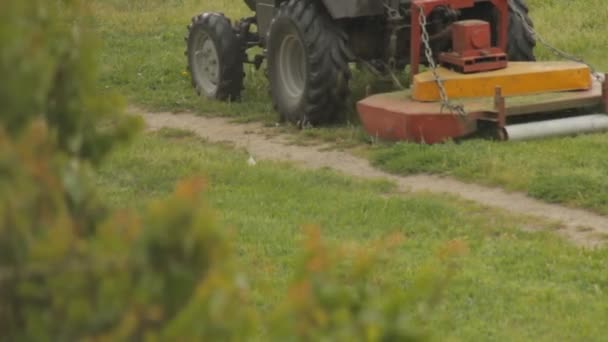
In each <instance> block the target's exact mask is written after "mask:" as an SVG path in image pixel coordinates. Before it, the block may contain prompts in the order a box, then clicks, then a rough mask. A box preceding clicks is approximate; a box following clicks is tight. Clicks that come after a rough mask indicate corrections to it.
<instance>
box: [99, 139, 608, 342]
mask: <svg viewBox="0 0 608 342" xmlns="http://www.w3.org/2000/svg"><path fill="white" fill-rule="evenodd" d="M246 160H247V154H245V153H244V152H240V151H234V150H231V149H229V148H227V147H221V146H213V145H209V144H206V143H205V142H203V141H201V140H200V139H198V138H195V137H193V136H192V135H191V134H190V133H187V132H180V131H175V130H165V131H162V132H161V133H157V134H149V135H146V136H143V137H142V138H141V139H140V140H138V141H137V142H136V143H135V144H134V146H132V147H129V148H124V149H122V150H120V151H118V152H116V153H115V154H114V155H113V156H112V157H111V158H110V159H109V160H108V161H107V162H106V163H105V164H104V166H103V168H102V170H101V171H100V176H99V180H98V183H99V186H100V188H102V189H104V196H105V197H106V198H107V199H108V200H110V201H111V202H112V203H114V205H116V206H120V207H122V206H132V205H135V206H140V205H143V204H145V203H146V202H147V201H149V200H150V199H152V198H157V197H161V196H164V195H166V194H168V193H169V192H170V191H171V189H172V188H173V186H174V184H175V182H177V181H178V180H179V179H181V178H183V177H187V176H191V175H199V174H202V175H203V176H205V177H206V178H207V179H208V180H209V183H210V186H209V192H208V198H209V199H210V201H211V204H212V206H213V207H215V208H216V209H217V210H218V212H219V214H220V217H221V221H222V222H223V224H225V225H226V226H227V227H232V229H234V231H235V235H234V237H235V239H236V241H235V246H236V248H237V251H238V255H239V260H240V262H241V263H242V266H243V268H244V269H247V270H250V277H251V279H252V281H253V290H254V294H255V302H256V305H258V306H260V307H261V308H263V309H270V308H272V307H273V305H274V304H275V303H276V302H277V301H278V299H279V298H280V296H281V294H282V293H284V291H285V288H286V286H287V283H288V281H289V279H290V276H291V274H290V266H291V265H292V264H293V263H294V260H295V257H296V253H297V246H298V245H299V243H300V240H301V225H302V224H318V225H319V226H320V227H321V230H322V234H323V235H324V237H325V238H326V239H327V240H328V241H330V242H331V243H338V242H340V243H361V244H365V243H366V242H370V241H373V240H375V239H377V238H380V237H383V236H386V235H388V234H390V233H394V232H399V233H402V234H404V235H405V236H406V242H405V243H404V245H403V246H402V247H400V248H398V249H396V250H394V252H392V253H393V254H391V256H390V258H389V262H388V263H387V264H384V265H381V266H380V268H379V269H377V272H376V273H377V274H376V275H375V276H374V279H376V280H377V285H378V286H380V287H382V286H388V285H389V284H402V285H403V286H407V284H408V281H410V279H411V277H412V274H414V273H415V272H416V271H417V270H418V269H419V267H421V265H422V264H424V263H425V262H426V261H427V260H429V259H432V258H433V255H434V254H435V253H436V251H437V250H438V248H439V247H440V246H442V245H443V244H445V243H446V242H447V241H450V240H454V239H458V240H462V241H465V242H466V243H467V244H468V246H469V248H470V252H469V254H468V255H467V256H466V257H464V259H463V260H462V269H461V271H460V272H459V273H458V275H457V276H456V277H455V278H454V279H453V281H452V283H451V284H450V286H449V289H448V293H447V296H446V298H445V299H444V301H443V304H442V305H441V307H440V308H439V310H438V312H437V313H436V315H435V319H434V321H433V323H432V327H433V330H434V334H435V336H436V337H438V339H439V340H442V341H445V340H455V341H458V340H460V341H522V340H534V341H575V340H576V341H581V340H584V341H594V340H595V341H600V340H602V339H603V338H604V337H605V336H606V334H607V333H608V326H607V325H606V324H604V322H605V321H606V320H607V319H608V301H606V300H605V296H606V293H607V291H608V278H607V275H606V272H605V269H606V267H608V264H607V261H606V260H608V250H607V249H603V250H596V251H588V250H582V249H579V248H576V247H574V246H572V245H570V244H569V243H566V242H564V241H562V240H561V239H559V238H557V237H556V236H555V235H554V234H552V233H551V232H543V233H529V232H524V231H522V230H521V229H520V228H522V227H526V226H527V225H528V224H530V222H526V221H523V220H520V219H515V218H512V217H507V216H505V215H503V214H501V213H499V212H494V211H491V210H487V209H483V208H480V207H478V206H476V205H472V204H470V203H465V202H461V201H459V200H456V199H454V198H446V197H444V196H441V197H440V196H430V195H405V196H398V197H395V196H387V193H390V191H391V190H392V188H391V185H390V184H387V183H385V182H364V181H359V180H354V179H348V178H345V177H344V176H342V175H338V174H334V173H332V172H330V171H318V172H306V171H299V170H297V169H295V168H293V167H291V166H289V165H284V164H276V163H270V162H261V163H259V164H258V165H257V166H255V167H248V166H247V164H246ZM143 169H145V170H146V171H145V172H142V170H143Z"/></svg>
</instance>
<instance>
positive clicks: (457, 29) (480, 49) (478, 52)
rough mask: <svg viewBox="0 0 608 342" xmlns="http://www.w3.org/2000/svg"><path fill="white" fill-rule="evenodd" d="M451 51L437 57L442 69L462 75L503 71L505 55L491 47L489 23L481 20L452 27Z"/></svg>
mask: <svg viewBox="0 0 608 342" xmlns="http://www.w3.org/2000/svg"><path fill="white" fill-rule="evenodd" d="M452 49H453V51H451V52H444V53H442V54H440V55H439V61H440V62H441V64H442V65H443V66H444V67H447V68H450V69H454V70H456V71H458V72H462V73H472V72H481V71H490V70H497V69H504V68H506V67H507V54H506V53H505V52H504V51H503V50H501V49H500V48H497V47H492V34H491V32H490V23H488V22H487V21H482V20H465V21H459V22H457V23H454V24H453V25H452Z"/></svg>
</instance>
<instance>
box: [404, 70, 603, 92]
mask: <svg viewBox="0 0 608 342" xmlns="http://www.w3.org/2000/svg"><path fill="white" fill-rule="evenodd" d="M437 72H438V74H439V76H440V77H441V79H442V80H443V84H444V86H445V89H446V93H447V95H448V98H450V99H462V98H472V97H488V96H494V93H495V91H496V87H501V88H502V95H503V96H517V95H531V94H538V93H546V92H556V91H572V90H589V89H591V86H592V83H593V81H592V78H591V74H590V70H589V67H587V66H586V65H584V64H581V63H575V62H509V66H508V67H507V68H506V69H501V70H495V71H489V72H480V73H473V74H461V73H458V72H455V71H451V70H448V69H445V68H442V67H440V68H438V69H437ZM412 98H413V99H414V100H416V101H423V102H433V101H439V100H440V99H441V97H440V95H439V88H438V87H437V83H436V82H435V79H434V77H433V74H432V73H431V72H430V71H427V72H423V73H420V74H418V75H416V76H414V84H413V88H412Z"/></svg>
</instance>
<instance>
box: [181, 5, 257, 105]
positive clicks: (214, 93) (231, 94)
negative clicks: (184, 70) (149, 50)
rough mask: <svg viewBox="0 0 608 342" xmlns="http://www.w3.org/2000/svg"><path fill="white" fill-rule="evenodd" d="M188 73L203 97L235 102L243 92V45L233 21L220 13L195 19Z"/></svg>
mask: <svg viewBox="0 0 608 342" xmlns="http://www.w3.org/2000/svg"><path fill="white" fill-rule="evenodd" d="M186 45H187V50H186V55H187V56H188V70H189V71H190V74H191V76H192V85H193V87H194V88H195V89H196V91H197V93H198V94H199V95H200V96H205V97H208V98H210V99H216V100H222V101H231V100H237V99H239V97H240V95H241V90H242V89H243V78H244V76H245V73H244V72H243V60H242V56H243V53H242V49H241V43H240V40H239V39H238V37H237V36H236V33H235V32H234V30H233V28H232V25H231V24H230V21H229V20H228V19H227V18H226V17H224V16H223V15H222V14H219V13H203V14H200V15H197V16H195V17H194V18H192V24H191V25H189V26H188V36H187V37H186Z"/></svg>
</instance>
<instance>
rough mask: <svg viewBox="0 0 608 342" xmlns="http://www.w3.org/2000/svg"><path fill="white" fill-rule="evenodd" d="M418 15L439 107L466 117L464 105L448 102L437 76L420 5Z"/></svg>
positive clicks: (424, 17)
mask: <svg viewBox="0 0 608 342" xmlns="http://www.w3.org/2000/svg"><path fill="white" fill-rule="evenodd" d="M418 9H419V12H420V16H419V17H418V23H419V24H420V28H421V29H422V43H423V44H424V55H425V56H426V59H427V61H428V63H429V67H430V68H431V73H432V74H433V78H434V79H435V83H436V84H437V88H439V96H440V97H441V109H442V110H443V109H444V108H447V109H448V110H449V111H450V112H451V113H456V114H458V115H460V116H461V117H466V116H467V113H466V111H465V110H464V107H463V106H462V105H460V104H454V103H452V102H450V99H449V98H448V94H447V91H446V89H445V85H444V84H443V80H442V79H441V77H440V76H439V73H438V72H437V64H436V63H435V59H434V58H433V50H432V49H431V43H430V41H431V38H430V36H429V32H428V30H427V29H426V25H427V19H426V15H425V14H424V8H423V7H422V6H418Z"/></svg>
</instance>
